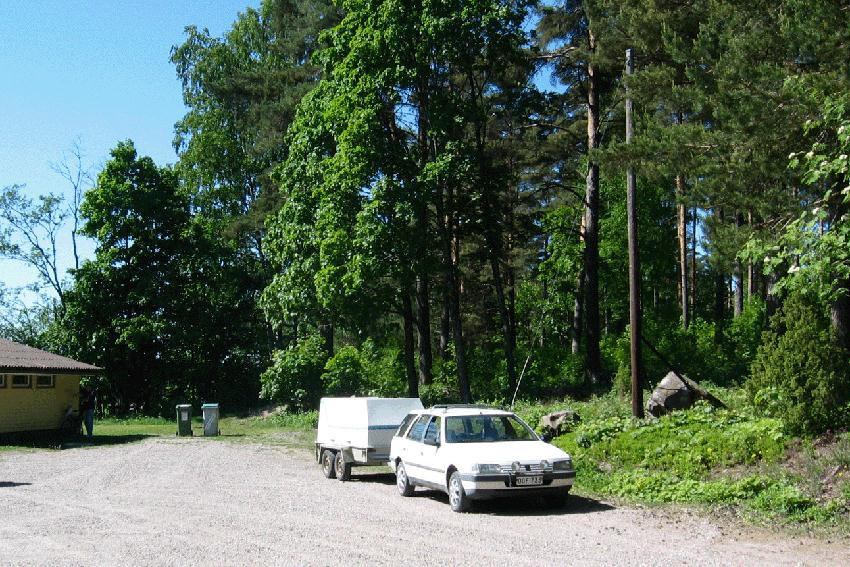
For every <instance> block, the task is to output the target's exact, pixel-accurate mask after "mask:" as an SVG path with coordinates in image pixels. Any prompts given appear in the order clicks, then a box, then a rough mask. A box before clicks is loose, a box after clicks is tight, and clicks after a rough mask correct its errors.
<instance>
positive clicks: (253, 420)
mask: <svg viewBox="0 0 850 567" xmlns="http://www.w3.org/2000/svg"><path fill="white" fill-rule="evenodd" d="M317 421H318V412H315V411H312V412H304V413H291V414H273V415H270V416H250V417H239V416H222V418H221V419H220V420H219V430H220V433H221V435H220V436H218V437H211V438H207V439H210V440H217V441H225V442H248V443H264V444H271V445H283V446H290V447H312V445H313V442H314V440H315V428H316V424H317ZM176 433H177V422H176V421H175V420H174V419H166V418H161V417H145V416H133V417H124V418H116V417H107V418H103V419H95V422H94V436H93V438H92V439H88V438H84V437H77V436H70V437H69V436H67V435H64V436H63V435H60V434H59V433H58V432H55V431H41V432H32V433H19V434H6V435H0V452H3V451H7V452H8V451H25V450H38V449H60V448H65V447H73V446H79V445H83V446H104V445H120V444H125V443H133V442H138V441H142V440H144V439H147V438H152V437H174V436H175V435H176ZM192 433H193V437H203V435H204V423H203V419H202V418H201V416H194V417H193V418H192Z"/></svg>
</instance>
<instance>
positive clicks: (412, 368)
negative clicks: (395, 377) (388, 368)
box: [401, 286, 419, 398]
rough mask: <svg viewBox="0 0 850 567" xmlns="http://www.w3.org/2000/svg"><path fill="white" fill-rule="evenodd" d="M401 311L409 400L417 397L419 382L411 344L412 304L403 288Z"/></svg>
mask: <svg viewBox="0 0 850 567" xmlns="http://www.w3.org/2000/svg"><path fill="white" fill-rule="evenodd" d="M401 311H402V317H403V319H404V374H405V377H406V378H407V395H408V396H409V397H411V398H418V397H419V380H418V379H417V376H416V364H415V361H414V359H415V354H414V348H415V347H414V344H413V341H414V339H413V325H414V321H413V303H412V302H411V301H410V292H409V291H408V290H407V287H406V286H405V288H404V289H402V291H401Z"/></svg>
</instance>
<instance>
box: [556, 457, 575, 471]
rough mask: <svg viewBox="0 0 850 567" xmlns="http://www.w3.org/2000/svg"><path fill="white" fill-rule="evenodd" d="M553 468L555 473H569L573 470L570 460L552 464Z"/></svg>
mask: <svg viewBox="0 0 850 567" xmlns="http://www.w3.org/2000/svg"><path fill="white" fill-rule="evenodd" d="M553 468H554V469H555V470H556V471H569V470H572V468H573V462H572V460H571V459H564V460H562V461H555V462H554V463H553Z"/></svg>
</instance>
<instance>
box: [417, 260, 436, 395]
mask: <svg viewBox="0 0 850 567" xmlns="http://www.w3.org/2000/svg"><path fill="white" fill-rule="evenodd" d="M428 287H429V286H428V277H427V276H426V275H419V276H417V278H416V315H417V316H416V331H417V335H418V343H417V347H418V349H419V383H420V384H423V385H427V384H430V383H431V379H432V376H431V367H432V366H433V359H432V356H431V308H430V305H429V303H428V301H429V293H428Z"/></svg>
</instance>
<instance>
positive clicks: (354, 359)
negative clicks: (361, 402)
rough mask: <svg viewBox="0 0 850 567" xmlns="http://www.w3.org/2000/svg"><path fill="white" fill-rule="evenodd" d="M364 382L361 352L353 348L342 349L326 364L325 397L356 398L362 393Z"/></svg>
mask: <svg viewBox="0 0 850 567" xmlns="http://www.w3.org/2000/svg"><path fill="white" fill-rule="evenodd" d="M362 382H363V362H362V360H361V359H360V351H358V350H357V349H356V348H355V347H353V346H345V347H342V348H341V349H339V350H338V351H337V352H336V354H335V355H334V356H333V358H331V359H329V360H328V362H327V363H326V364H325V372H324V374H322V383H323V384H324V387H325V392H324V393H325V395H328V396H354V395H356V394H359V393H361V391H360V390H361V384H362Z"/></svg>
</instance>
